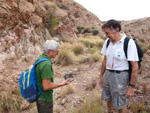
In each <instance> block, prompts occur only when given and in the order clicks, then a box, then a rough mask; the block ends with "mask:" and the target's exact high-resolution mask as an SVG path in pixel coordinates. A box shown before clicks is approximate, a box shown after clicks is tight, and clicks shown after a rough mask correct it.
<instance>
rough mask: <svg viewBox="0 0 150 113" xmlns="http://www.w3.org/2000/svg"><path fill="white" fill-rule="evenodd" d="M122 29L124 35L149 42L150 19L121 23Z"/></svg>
mask: <svg viewBox="0 0 150 113" xmlns="http://www.w3.org/2000/svg"><path fill="white" fill-rule="evenodd" d="M121 24H122V28H123V31H124V32H125V33H127V34H128V35H129V36H131V37H133V38H137V39H140V40H141V41H142V40H143V41H144V42H150V17H148V18H141V19H136V20H132V21H122V22H121Z"/></svg>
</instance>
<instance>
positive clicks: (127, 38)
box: [124, 37, 130, 58]
mask: <svg viewBox="0 0 150 113" xmlns="http://www.w3.org/2000/svg"><path fill="white" fill-rule="evenodd" d="M129 40H130V37H126V38H125V39H124V53H125V56H126V58H128V55H127V50H128V43H129Z"/></svg>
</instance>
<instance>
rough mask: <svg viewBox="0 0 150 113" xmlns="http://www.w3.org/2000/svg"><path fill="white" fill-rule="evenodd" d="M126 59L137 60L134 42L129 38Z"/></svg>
mask: <svg viewBox="0 0 150 113" xmlns="http://www.w3.org/2000/svg"><path fill="white" fill-rule="evenodd" d="M127 52H128V53H127V55H128V61H139V58H138V53H137V48H136V44H135V42H134V41H133V39H130V41H129V43H128V50H127Z"/></svg>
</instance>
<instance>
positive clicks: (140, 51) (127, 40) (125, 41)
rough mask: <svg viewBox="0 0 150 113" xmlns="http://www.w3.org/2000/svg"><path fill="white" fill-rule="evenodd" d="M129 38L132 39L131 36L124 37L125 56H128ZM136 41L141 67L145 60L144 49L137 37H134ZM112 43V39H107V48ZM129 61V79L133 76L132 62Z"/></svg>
mask: <svg viewBox="0 0 150 113" xmlns="http://www.w3.org/2000/svg"><path fill="white" fill-rule="evenodd" d="M129 40H130V37H126V38H125V39H124V53H125V56H126V58H127V50H128V43H129ZM133 40H134V42H135V45H136V48H137V52H138V57H139V61H138V66H139V69H140V67H141V62H142V60H143V54H144V53H143V49H142V48H141V47H140V45H139V44H138V42H137V40H136V39H133ZM109 43H110V40H108V41H107V45H106V48H107V47H108V45H109ZM128 63H129V80H130V78H131V73H132V65H131V63H130V62H128Z"/></svg>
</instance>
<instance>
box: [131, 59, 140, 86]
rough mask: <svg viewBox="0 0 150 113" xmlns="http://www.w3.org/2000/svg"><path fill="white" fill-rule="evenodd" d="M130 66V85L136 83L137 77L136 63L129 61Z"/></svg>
mask: <svg viewBox="0 0 150 113" xmlns="http://www.w3.org/2000/svg"><path fill="white" fill-rule="evenodd" d="M131 65H132V73H131V81H130V84H135V83H136V81H137V77H138V69H139V68H138V62H137V61H136V62H133V61H131Z"/></svg>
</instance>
